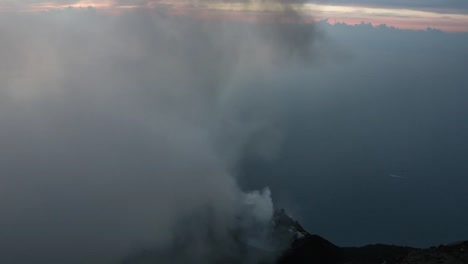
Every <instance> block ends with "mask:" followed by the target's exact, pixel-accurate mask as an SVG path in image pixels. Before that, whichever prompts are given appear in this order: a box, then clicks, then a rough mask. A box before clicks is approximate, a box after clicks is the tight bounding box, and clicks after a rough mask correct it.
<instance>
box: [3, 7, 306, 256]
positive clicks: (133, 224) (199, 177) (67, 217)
mask: <svg viewBox="0 0 468 264" xmlns="http://www.w3.org/2000/svg"><path fill="white" fill-rule="evenodd" d="M0 20H1V21H0V34H1V36H2V38H1V39H0V126H1V127H2V130H1V131H0V211H1V212H2V217H1V218H0V230H1V231H0V262H1V263H10V264H16V263H33V262H36V263H51V264H53V263H68V264H72V263H107V261H112V260H117V259H119V258H120V257H122V255H125V254H127V253H129V252H132V251H133V250H138V249H140V248H168V247H172V246H173V245H176V246H178V247H179V251H178V253H179V254H180V255H182V254H183V255H184V257H185V258H182V257H181V259H180V260H179V262H180V263H188V262H187V260H189V261H192V262H194V263H199V262H197V261H198V260H201V259H207V258H215V259H216V258H217V257H218V256H217V255H216V254H222V255H228V256H229V255H233V256H237V255H238V254H237V253H238V251H235V250H232V248H235V246H233V244H236V243H238V241H237V240H236V239H233V231H235V230H238V229H239V228H241V229H244V230H245V231H243V230H241V231H239V233H242V234H244V235H243V236H244V237H246V239H247V240H255V241H257V242H258V241H261V240H262V239H263V236H264V235H265V233H264V232H263V233H262V234H258V233H255V232H251V230H252V228H251V225H255V226H258V225H259V224H260V225H263V226H266V227H267V226H268V225H269V223H270V222H271V221H270V220H271V216H272V213H273V204H272V201H271V197H270V191H269V190H268V189H265V190H263V191H261V192H259V191H254V192H251V193H247V194H245V193H243V192H242V191H241V188H240V187H239V186H238V184H237V181H236V177H235V172H236V167H237V165H238V163H239V161H240V160H241V159H242V158H243V157H244V156H245V155H252V154H255V155H256V154H258V155H261V156H264V157H266V158H269V157H271V156H272V155H274V152H275V149H277V145H278V144H279V143H280V139H281V123H282V118H281V114H282V111H281V107H278V106H279V105H280V104H279V103H280V102H281V98H282V95H281V94H282V93H283V92H281V89H279V88H275V86H274V85H272V84H271V83H269V82H268V81H267V80H268V79H269V78H270V77H271V76H274V75H278V74H281V68H282V66H283V64H287V63H288V61H292V60H293V58H289V53H290V51H291V49H297V48H298V47H303V46H304V44H303V43H302V44H300V45H298V43H296V42H294V43H291V45H289V44H288V41H287V40H282V41H281V42H277V41H275V40H276V39H277V38H278V37H280V38H281V36H282V35H281V34H282V33H281V32H286V31H287V32H290V31H289V30H288V28H287V27H286V26H284V25H283V26H282V27H281V28H276V27H275V24H268V25H263V26H262V27H252V25H251V24H248V23H247V24H244V23H234V22H232V23H227V22H222V23H213V22H209V21H202V20H197V19H194V18H191V17H190V16H187V17H178V18H174V17H170V16H168V15H165V14H156V15H155V14H150V13H146V12H136V13H131V14H123V15H119V16H114V15H102V14H99V12H97V13H96V12H91V10H87V11H77V10H67V11H55V12H50V13H43V14H18V15H7V16H3V17H2V18H0ZM289 27H291V28H290V29H297V27H300V28H301V30H299V31H297V30H296V31H294V32H296V33H300V34H305V33H307V34H313V30H311V31H310V32H309V31H307V29H306V27H307V26H306V25H300V24H291V25H289ZM263 33H265V34H263ZM311 36H312V35H311ZM292 40H293V41H297V40H298V39H297V38H292ZM301 40H306V41H310V39H308V38H307V37H302V38H301ZM301 52H305V51H301ZM239 218H241V220H239ZM242 219H247V220H245V221H243V220H242ZM246 223H247V224H246ZM188 245H192V246H188ZM195 245H196V246H195ZM213 245H216V246H217V247H216V250H214V249H213ZM180 248H182V249H180ZM215 253H216V254H215ZM168 262H169V263H177V260H175V259H171V260H169V261H168ZM161 263H162V262H161Z"/></svg>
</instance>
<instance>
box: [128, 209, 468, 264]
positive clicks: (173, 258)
mask: <svg viewBox="0 0 468 264" xmlns="http://www.w3.org/2000/svg"><path fill="white" fill-rule="evenodd" d="M238 236H239V234H233V237H238ZM234 241H236V242H235V243H234V244H231V246H229V247H228V248H229V250H228V253H227V252H223V251H219V250H217V244H218V242H216V243H214V244H213V251H214V252H216V253H219V254H216V255H215V258H213V256H210V257H211V258H210V257H208V258H203V263H204V264H306V263H307V264H468V241H461V242H456V243H451V244H447V245H440V246H438V247H431V248H428V249H418V248H412V247H402V246H396V245H384V244H375V245H367V246H363V247H339V246H337V245H335V244H333V243H332V242H330V241H328V240H326V239H325V238H323V237H321V236H319V235H314V234H311V233H309V232H307V231H306V230H305V229H304V228H303V227H302V226H301V225H300V224H299V222H297V221H295V220H294V219H292V218H291V217H290V216H289V215H287V213H286V211H285V210H284V209H278V210H275V212H274V215H273V223H272V228H271V242H272V245H274V248H275V249H276V251H272V250H271V249H269V250H264V249H261V248H256V247H254V246H252V245H248V244H243V243H242V240H238V239H234ZM187 242H188V244H182V247H180V246H179V247H172V248H168V249H166V250H142V251H140V252H137V253H136V254H133V255H131V256H129V257H127V258H125V260H124V261H123V262H121V263H122V264H169V263H171V264H177V263H184V264H198V263H201V262H200V261H201V260H200V259H197V260H194V259H193V258H187V257H186V256H184V254H183V252H184V250H185V249H184V247H186V246H190V239H189V238H188V239H187ZM221 244H222V241H221ZM232 246H234V248H233V247H232ZM223 248H224V249H225V248H226V247H223ZM247 253H248V254H247ZM252 253H253V254H252ZM252 255H254V256H256V258H254V260H252V258H246V256H252ZM258 256H262V257H260V258H259V257H258Z"/></svg>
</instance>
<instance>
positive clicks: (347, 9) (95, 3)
mask: <svg viewBox="0 0 468 264" xmlns="http://www.w3.org/2000/svg"><path fill="white" fill-rule="evenodd" d="M193 3H196V5H200V6H199V8H201V9H203V11H204V12H205V14H204V16H216V15H220V14H221V15H222V16H224V17H225V16H226V13H229V14H228V15H229V16H231V17H236V18H237V19H245V14H242V13H245V11H246V10H249V11H254V12H260V13H265V12H264V11H265V10H264V9H265V8H266V9H271V8H272V5H270V4H267V5H263V4H260V5H259V4H258V2H257V3H256V1H248V4H245V3H244V2H242V1H224V2H223V1H220V2H216V1H196V2H190V1H183V0H182V1H178V0H171V1H163V0H136V1H125V0H48V1H46V0H21V1H16V0H1V1H0V11H3V12H17V11H20V12H38V11H44V10H50V9H57V8H59V9H60V8H66V7H68V6H71V7H89V6H91V7H95V8H99V9H101V10H107V12H123V11H124V10H128V9H141V8H144V9H161V8H167V7H169V6H170V7H171V8H173V9H174V10H175V12H181V11H182V10H186V9H187V8H193ZM297 3H298V6H297V7H296V8H300V9H301V11H303V12H304V13H306V14H308V15H309V16H310V18H311V19H314V20H317V19H320V20H323V19H328V20H329V22H330V23H340V22H341V23H347V24H352V25H354V24H359V23H361V22H365V23H371V24H373V25H380V24H386V25H388V26H394V27H398V28H403V29H425V28H428V27H430V28H437V29H441V30H445V31H451V32H466V31H468V26H467V25H468V4H467V3H466V2H465V1H457V0H452V1H443V0H432V1H422V0H411V1H388V0H383V1H368V0H356V1H351V0H342V1H339V0H330V1H323V0H316V1H306V4H305V5H303V1H298V2H297ZM266 6H268V7H266ZM299 6H300V7H299ZM181 9H182V10H181ZM216 11H217V12H216ZM261 11H263V12H261ZM270 11H271V10H270ZM200 12H201V11H200ZM222 12H224V14H223V13H222ZM206 13H208V14H206Z"/></svg>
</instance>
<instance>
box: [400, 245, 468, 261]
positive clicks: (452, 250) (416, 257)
mask: <svg viewBox="0 0 468 264" xmlns="http://www.w3.org/2000/svg"><path fill="white" fill-rule="evenodd" d="M467 263H468V241H463V242H458V243H452V244H448V245H441V246H438V247H431V248H428V249H421V250H418V251H413V252H411V253H410V254H408V256H406V257H405V258H403V259H402V260H401V261H400V262H398V264H467Z"/></svg>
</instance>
